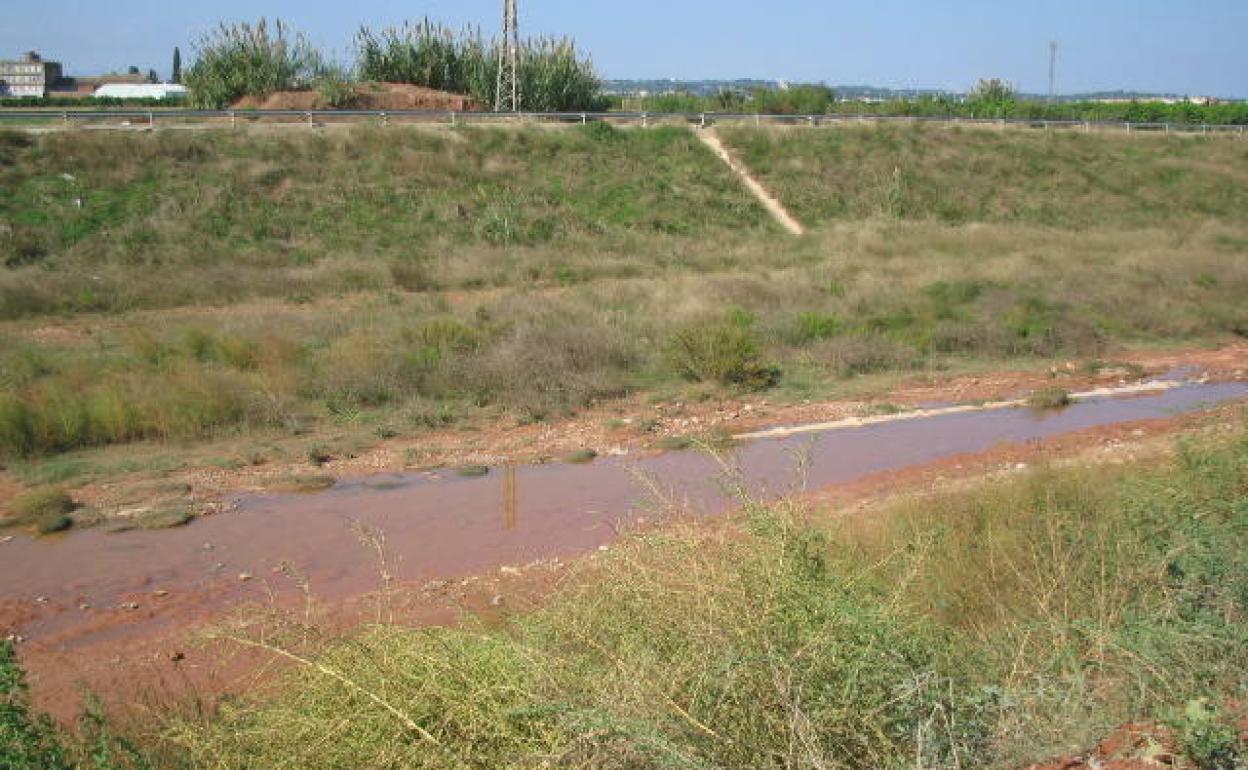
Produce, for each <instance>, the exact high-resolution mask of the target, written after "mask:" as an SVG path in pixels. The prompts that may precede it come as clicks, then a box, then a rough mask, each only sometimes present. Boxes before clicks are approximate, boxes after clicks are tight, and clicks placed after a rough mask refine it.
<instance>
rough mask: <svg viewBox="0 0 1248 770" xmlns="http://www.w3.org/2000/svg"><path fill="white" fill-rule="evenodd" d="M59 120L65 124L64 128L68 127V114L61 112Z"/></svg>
mask: <svg viewBox="0 0 1248 770" xmlns="http://www.w3.org/2000/svg"><path fill="white" fill-rule="evenodd" d="M61 120H63V121H64V122H65V125H66V126H68V125H69V113H68V112H62V113H61Z"/></svg>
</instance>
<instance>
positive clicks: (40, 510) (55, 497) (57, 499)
mask: <svg viewBox="0 0 1248 770" xmlns="http://www.w3.org/2000/svg"><path fill="white" fill-rule="evenodd" d="M77 509H78V504H77V503H76V502H74V498H73V497H71V496H70V495H69V493H68V492H66V491H65V490H63V489H60V488H59V487H48V488H46V489H35V490H32V491H30V492H26V493H24V494H22V495H19V496H18V497H17V499H15V500H14V501H13V510H14V512H16V513H17V516H18V518H19V520H29V521H34V520H36V519H40V520H42V519H44V518H45V517H46V518H48V519H49V520H51V517H56V516H67V515H69V514H71V513H73V512H74V511H75V510H77Z"/></svg>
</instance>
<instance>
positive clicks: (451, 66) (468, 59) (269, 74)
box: [184, 19, 606, 112]
mask: <svg viewBox="0 0 1248 770" xmlns="http://www.w3.org/2000/svg"><path fill="white" fill-rule="evenodd" d="M197 48H198V57H197V58H196V60H195V62H194V63H193V64H192V65H191V67H190V68H189V69H188V70H187V72H186V74H185V77H184V82H185V83H186V85H187V86H188V87H189V88H190V89H191V98H192V101H193V103H194V104H196V105H197V106H199V107H205V108H215V109H219V108H222V107H225V106H227V105H229V104H231V103H233V102H234V101H236V100H238V99H240V98H242V97H244V96H257V97H262V96H265V95H268V94H271V93H273V92H275V91H288V90H305V89H316V90H317V91H319V92H320V93H321V95H322V97H323V98H324V99H325V101H326V102H327V103H329V104H331V105H332V106H335V107H348V106H351V104H352V102H353V101H354V100H355V94H356V91H355V87H356V84H357V83H359V82H361V81H375V82H386V83H406V84H411V85H417V86H424V87H427V88H435V89H438V90H442V91H452V92H455V93H461V94H468V95H470V96H472V97H473V98H475V99H476V100H477V101H478V102H480V103H481V105H482V106H484V107H489V106H492V105H493V103H494V98H495V88H496V83H497V77H498V67H499V57H500V55H501V46H500V45H499V44H498V43H497V41H494V40H489V39H487V38H485V37H484V36H483V35H482V33H481V32H480V30H478V29H473V28H464V29H461V30H454V29H451V28H449V27H445V26H442V25H440V24H436V23H434V22H431V21H429V20H428V19H425V20H422V21H420V22H417V23H407V24H404V25H403V26H401V27H389V28H386V29H383V30H380V31H373V30H371V29H369V28H367V27H363V28H361V29H360V31H359V32H358V33H357V35H356V39H355V49H356V53H357V62H356V64H355V65H354V66H345V65H342V64H338V63H336V62H333V61H332V60H330V59H328V58H327V57H325V56H324V55H323V54H322V53H321V52H320V51H318V50H317V49H316V48H315V47H314V46H313V45H312V44H311V43H310V42H309V41H308V39H307V38H306V37H305V36H304V35H302V34H301V33H298V32H295V31H293V30H291V29H290V28H289V27H287V26H286V25H285V24H283V23H282V22H281V21H277V22H276V23H274V24H272V25H270V24H269V23H268V22H267V21H266V20H264V19H261V20H260V21H259V22H257V23H255V24H249V23H238V24H222V25H220V26H219V27H218V28H217V29H215V30H213V31H212V32H211V33H209V34H207V35H205V36H204V37H203V38H201V39H200V41H199V44H198V46H197ZM519 79H520V87H521V94H522V96H521V103H520V108H521V109H523V110H525V111H531V112H554V111H563V110H595V109H605V107H606V102H605V101H604V100H603V99H602V97H601V95H600V90H601V83H600V81H599V79H598V76H597V74H596V73H595V71H594V67H593V63H592V62H591V61H590V59H589V57H587V56H585V55H583V54H582V53H581V52H580V51H579V50H578V49H577V47H576V44H575V43H574V42H573V41H572V40H571V39H570V38H550V37H543V38H536V39H527V40H523V41H521V45H520V57H519Z"/></svg>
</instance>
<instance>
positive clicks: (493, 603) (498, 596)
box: [490, 594, 503, 607]
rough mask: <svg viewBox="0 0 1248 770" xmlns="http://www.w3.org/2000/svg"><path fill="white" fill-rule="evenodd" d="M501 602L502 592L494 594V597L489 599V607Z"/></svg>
mask: <svg viewBox="0 0 1248 770" xmlns="http://www.w3.org/2000/svg"><path fill="white" fill-rule="evenodd" d="M502 603H503V595H502V594H497V595H495V596H494V598H493V599H490V606H491V607H498V606H499V605H501V604H502Z"/></svg>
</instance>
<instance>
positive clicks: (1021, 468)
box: [1014, 463, 1027, 471]
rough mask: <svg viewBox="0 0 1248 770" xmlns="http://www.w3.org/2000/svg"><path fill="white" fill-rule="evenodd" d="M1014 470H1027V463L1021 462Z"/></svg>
mask: <svg viewBox="0 0 1248 770" xmlns="http://www.w3.org/2000/svg"><path fill="white" fill-rule="evenodd" d="M1014 470H1016V471H1025V470H1027V463H1019V464H1018V465H1015V466H1014Z"/></svg>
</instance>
